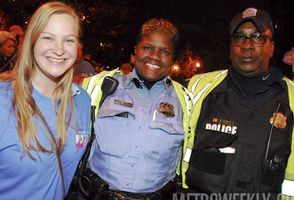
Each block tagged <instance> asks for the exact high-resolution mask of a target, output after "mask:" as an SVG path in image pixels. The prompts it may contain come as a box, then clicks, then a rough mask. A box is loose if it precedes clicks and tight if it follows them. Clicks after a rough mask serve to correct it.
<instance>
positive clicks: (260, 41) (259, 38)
mask: <svg viewBox="0 0 294 200" xmlns="http://www.w3.org/2000/svg"><path fill="white" fill-rule="evenodd" d="M246 39H249V41H250V42H251V44H252V45H253V46H255V47H260V46H263V45H264V43H265V42H266V40H267V39H269V40H270V41H272V38H271V37H270V36H268V35H264V34H260V33H256V34H253V35H250V36H246V35H243V34H235V35H233V36H232V38H231V40H232V43H233V44H234V45H236V46H242V45H243V44H245V42H246Z"/></svg>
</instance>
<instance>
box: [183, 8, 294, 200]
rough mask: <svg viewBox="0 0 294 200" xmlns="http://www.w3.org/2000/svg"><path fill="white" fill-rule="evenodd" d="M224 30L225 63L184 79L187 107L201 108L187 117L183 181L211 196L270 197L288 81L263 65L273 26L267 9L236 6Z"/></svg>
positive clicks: (285, 147)
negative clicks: (189, 131)
mask: <svg viewBox="0 0 294 200" xmlns="http://www.w3.org/2000/svg"><path fill="white" fill-rule="evenodd" d="M230 34H231V44H230V59H231V62H232V67H229V68H228V70H227V71H226V70H224V71H220V72H212V73H208V74H204V75H197V76H195V77H194V78H192V79H191V81H190V83H189V87H188V88H189V89H190V90H191V91H192V92H193V93H194V97H195V98H194V99H193V100H194V103H195V105H194V110H193V112H192V115H196V113H199V112H200V115H199V118H198V119H196V120H193V117H192V118H191V119H192V120H191V124H193V123H194V124H195V127H196V129H195V137H194V145H193V147H192V148H191V151H190V152H191V155H190V156H187V155H186V156H185V158H184V160H183V163H182V164H183V166H184V165H185V163H189V165H188V167H187V171H186V173H185V175H186V179H184V180H186V181H185V183H184V184H186V185H187V186H188V187H189V192H193V193H198V194H199V193H202V194H206V195H211V196H210V197H219V198H221V197H223V198H224V197H225V195H230V196H227V198H234V199H243V198H245V197H246V199H247V198H248V197H250V198H253V199H257V198H262V197H263V196H260V195H265V197H266V198H271V199H276V198H277V195H279V193H280V192H281V185H282V182H283V181H284V174H285V169H286V166H287V162H288V158H289V155H290V152H291V135H292V131H293V110H291V108H290V103H289V98H293V96H292V97H291V96H289V93H288V91H289V90H290V89H291V88H289V87H290V86H289V85H288V84H289V82H290V81H289V80H287V81H286V80H285V77H283V75H282V72H281V71H280V70H278V69H277V68H274V67H269V60H270V58H271V57H272V55H273V52H274V42H273V34H274V28H273V25H272V22H271V17H270V15H269V14H268V13H267V12H266V11H263V10H259V9H256V8H248V9H246V10H245V11H244V12H242V13H240V14H238V15H237V16H235V17H234V18H233V19H232V21H231V24H230ZM199 87H203V88H201V89H197V88H199ZM292 90H293V86H292ZM196 97H197V98H196ZM202 99H203V100H202ZM197 104H198V105H199V106H197ZM292 109H293V108H292ZM188 140H189V139H188ZM188 143H189V141H188V142H187V144H188ZM185 146H186V145H185ZM187 146H189V145H187ZM187 152H189V149H188V148H187V149H186V153H187ZM248 195H249V196H248ZM190 199H191V198H190Z"/></svg>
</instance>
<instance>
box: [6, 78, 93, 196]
mask: <svg viewBox="0 0 294 200" xmlns="http://www.w3.org/2000/svg"><path fill="white" fill-rule="evenodd" d="M72 90H73V94H74V95H73V99H74V110H73V113H74V114H73V117H72V120H71V123H70V126H69V128H68V131H67V140H66V143H65V146H64V150H63V152H62V154H61V160H62V168H63V174H64V185H65V190H66V192H67V191H68V188H69V186H70V183H71V180H72V177H73V175H74V173H75V170H76V167H77V164H78V162H79V160H80V158H81V156H82V154H83V153H84V150H85V147H86V144H87V141H88V138H89V135H90V97H89V96H88V94H87V93H86V92H85V91H84V90H83V89H81V88H80V87H79V86H77V85H72ZM32 94H33V98H34V100H35V102H36V104H37V106H38V107H39V109H40V111H41V112H42V114H43V116H44V117H45V119H46V120H47V123H48V125H49V127H50V129H51V131H52V133H53V135H54V136H55V137H56V136H57V131H56V130H57V127H56V126H57V123H56V121H57V119H56V118H57V113H55V112H53V101H52V99H50V98H47V97H45V96H43V95H41V94H40V93H39V92H38V91H37V90H36V89H33V92H32ZM12 95H13V90H12V87H11V83H7V82H1V83H0V113H1V115H0V123H1V126H0V158H1V159H0V180H1V181H0V199H1V200H2V199H3V200H4V199H5V200H10V199H11V200H12V199H13V200H15V199H24V200H28V199H32V200H35V199H36V200H37V199H40V200H41V199H42V200H47V199H48V200H59V199H63V189H62V187H63V186H62V180H61V176H60V170H59V167H58V159H57V155H56V153H55V152H52V153H42V152H39V153H36V151H33V150H31V153H32V155H33V157H34V158H35V159H36V160H32V159H31V158H30V157H29V156H28V155H26V154H25V151H24V148H23V147H22V146H21V145H20V143H19V138H18V134H17V119H16V117H15V113H14V111H13V109H12V100H11V98H12ZM68 113H69V112H68ZM34 122H35V124H36V129H37V133H38V138H39V141H40V143H41V144H42V145H43V146H44V147H45V148H46V149H49V150H50V145H49V139H48V138H49V135H48V134H47V132H46V128H44V127H43V126H42V122H41V120H40V119H34Z"/></svg>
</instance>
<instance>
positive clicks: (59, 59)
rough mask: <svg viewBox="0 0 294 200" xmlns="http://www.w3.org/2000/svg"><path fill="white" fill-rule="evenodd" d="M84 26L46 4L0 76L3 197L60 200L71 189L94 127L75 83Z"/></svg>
mask: <svg viewBox="0 0 294 200" xmlns="http://www.w3.org/2000/svg"><path fill="white" fill-rule="evenodd" d="M79 27H80V26H79V18H78V16H77V14H76V13H75V11H74V10H73V9H72V8H71V7H69V6H67V5H65V4H63V3H60V2H50V3H46V4H44V5H42V6H41V7H39V8H38V9H37V11H36V12H35V13H34V15H33V16H32V18H31V20H30V23H29V26H28V28H27V30H26V35H25V38H24V42H23V49H22V51H21V52H20V54H19V57H18V60H17V62H16V66H15V68H14V69H13V71H12V72H11V73H10V74H9V75H7V74H6V75H0V80H1V81H0V112H1V115H0V121H1V126H0V158H1V159H0V180H1V184H0V199H5V200H10V199H42V200H45V199H52V200H53V199H54V200H58V199H63V197H64V195H65V194H66V192H67V190H68V188H69V185H70V182H71V179H72V177H73V175H74V173H75V169H76V167H77V164H78V162H79V160H80V158H81V156H82V154H83V152H84V150H85V147H86V142H87V138H88V136H89V129H90V128H89V126H90V122H89V121H90V98H89V96H88V95H87V94H86V93H85V92H84V91H83V90H82V89H81V88H80V87H79V86H77V85H75V84H72V77H73V67H72V66H73V64H74V62H75V60H76V57H77V46H78V42H79V35H80V34H79V33H80V28H79ZM81 138H82V140H81ZM80 141H83V144H81V143H80Z"/></svg>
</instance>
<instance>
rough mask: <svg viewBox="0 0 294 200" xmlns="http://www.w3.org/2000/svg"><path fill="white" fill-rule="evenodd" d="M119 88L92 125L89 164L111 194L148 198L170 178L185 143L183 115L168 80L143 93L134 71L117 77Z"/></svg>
mask: <svg viewBox="0 0 294 200" xmlns="http://www.w3.org/2000/svg"><path fill="white" fill-rule="evenodd" d="M115 78H117V79H118V81H119V86H118V89H117V90H116V92H115V93H114V94H113V95H111V96H109V97H107V98H106V100H105V101H104V103H103V104H102V106H101V108H100V110H99V113H98V116H97V117H96V121H95V125H94V127H95V133H96V140H95V141H94V143H93V146H92V151H91V155H90V157H89V164H90V167H91V168H92V170H93V171H95V172H96V173H97V174H98V175H99V176H100V177H101V178H103V179H104V180H105V181H106V182H108V183H109V185H110V187H111V188H113V189H115V190H120V191H127V192H133V193H149V192H154V191H156V190H159V189H160V188H162V187H163V186H164V185H165V184H167V183H168V182H169V181H170V180H172V179H173V178H174V176H175V170H176V166H177V163H178V161H179V159H180V155H181V144H182V141H183V138H184V129H183V122H182V119H183V118H182V117H183V116H182V115H183V111H182V108H181V105H180V102H179V99H178V97H177V94H176V91H175V90H174V87H173V85H172V83H171V81H170V80H169V79H168V78H165V79H163V80H161V81H158V82H157V83H155V84H154V85H153V87H152V88H151V89H150V90H148V89H147V88H146V87H145V86H144V84H143V83H142V82H141V81H140V80H139V79H138V77H137V74H136V72H135V71H133V72H132V73H130V74H129V75H127V76H124V75H116V76H115Z"/></svg>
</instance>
